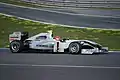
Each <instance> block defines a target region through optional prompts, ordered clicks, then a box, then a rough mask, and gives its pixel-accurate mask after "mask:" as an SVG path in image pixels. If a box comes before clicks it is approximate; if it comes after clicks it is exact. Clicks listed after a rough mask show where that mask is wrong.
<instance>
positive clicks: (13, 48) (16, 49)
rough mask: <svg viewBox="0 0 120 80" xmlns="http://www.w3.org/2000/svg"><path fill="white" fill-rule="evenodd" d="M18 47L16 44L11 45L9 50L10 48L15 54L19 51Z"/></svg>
mask: <svg viewBox="0 0 120 80" xmlns="http://www.w3.org/2000/svg"><path fill="white" fill-rule="evenodd" d="M19 47H20V45H19V44H18V43H16V44H13V45H12V47H11V48H12V50H13V51H15V52H16V51H18V50H19Z"/></svg>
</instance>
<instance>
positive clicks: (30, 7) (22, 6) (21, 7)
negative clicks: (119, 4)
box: [0, 2, 120, 18]
mask: <svg viewBox="0 0 120 80" xmlns="http://www.w3.org/2000/svg"><path fill="white" fill-rule="evenodd" d="M0 4H5V5H9V6H14V7H21V8H27V9H35V10H41V11H47V12H54V13H59V14H67V15H80V16H81V15H82V16H92V17H106V18H109V17H110V18H120V17H115V16H101V15H89V14H74V13H67V12H60V11H53V10H45V9H40V8H33V7H25V6H19V5H13V4H8V3H2V2H0Z"/></svg>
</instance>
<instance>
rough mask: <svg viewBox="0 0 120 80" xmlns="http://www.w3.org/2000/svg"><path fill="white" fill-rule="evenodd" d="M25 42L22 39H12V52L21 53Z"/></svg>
mask: <svg viewBox="0 0 120 80" xmlns="http://www.w3.org/2000/svg"><path fill="white" fill-rule="evenodd" d="M23 47H24V46H23V43H22V42H21V41H17V40H16V41H12V42H11V43H10V50H11V52H12V53H19V52H21V51H22V50H23Z"/></svg>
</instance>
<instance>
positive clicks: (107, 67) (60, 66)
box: [0, 64, 120, 69]
mask: <svg viewBox="0 0 120 80" xmlns="http://www.w3.org/2000/svg"><path fill="white" fill-rule="evenodd" d="M0 66H23V67H59V68H103V69H120V67H109V66H72V65H38V64H35V65H34V64H0Z"/></svg>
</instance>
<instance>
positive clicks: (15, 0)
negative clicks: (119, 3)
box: [0, 0, 120, 10]
mask: <svg viewBox="0 0 120 80" xmlns="http://www.w3.org/2000/svg"><path fill="white" fill-rule="evenodd" d="M0 2H3V3H9V4H14V5H19V6H27V7H34V8H40V7H47V8H50V7H55V8H64V7H60V6H59V5H47V4H39V5H37V4H33V3H27V2H23V1H20V0H0ZM71 8H72V7H71ZM81 8H88V7H81ZM89 8H90V7H89ZM90 9H103V10H120V8H109V7H108V8H104V7H91V8H90Z"/></svg>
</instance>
